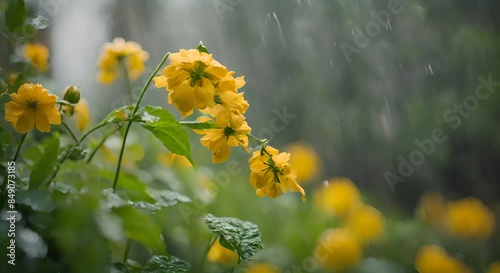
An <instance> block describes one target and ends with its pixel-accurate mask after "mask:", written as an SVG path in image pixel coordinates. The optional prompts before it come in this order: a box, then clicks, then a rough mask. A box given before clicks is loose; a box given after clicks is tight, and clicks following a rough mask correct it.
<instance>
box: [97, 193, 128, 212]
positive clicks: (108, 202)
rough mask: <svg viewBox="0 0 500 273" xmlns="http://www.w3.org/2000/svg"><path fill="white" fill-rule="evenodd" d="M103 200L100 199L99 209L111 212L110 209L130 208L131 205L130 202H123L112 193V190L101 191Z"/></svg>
mask: <svg viewBox="0 0 500 273" xmlns="http://www.w3.org/2000/svg"><path fill="white" fill-rule="evenodd" d="M101 194H102V196H103V198H102V199H101V201H100V203H101V207H102V208H103V209H105V210H111V209H112V208H119V207H123V206H130V205H132V204H133V202H132V201H129V200H124V199H123V198H121V197H120V196H119V195H118V194H116V193H114V191H113V189H103V190H102V191H101Z"/></svg>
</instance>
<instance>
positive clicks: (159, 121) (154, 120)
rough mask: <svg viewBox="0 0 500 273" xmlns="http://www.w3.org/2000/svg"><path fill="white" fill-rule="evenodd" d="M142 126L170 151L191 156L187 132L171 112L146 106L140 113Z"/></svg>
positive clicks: (189, 157)
mask: <svg viewBox="0 0 500 273" xmlns="http://www.w3.org/2000/svg"><path fill="white" fill-rule="evenodd" d="M142 122H143V123H144V124H142V127H144V128H146V129H147V130H148V131H150V132H151V133H153V135H154V136H155V137H156V138H158V139H159V140H160V141H161V143H162V144H163V145H164V146H165V147H167V149H169V150H170V152H172V153H174V154H178V155H182V156H185V157H186V158H187V159H188V160H189V162H191V164H192V165H193V166H194V162H193V159H192V158H191V146H190V143H189V134H188V132H187V131H186V129H185V128H184V127H183V126H182V125H180V124H179V123H178V122H177V120H176V119H175V117H174V116H172V114H170V113H169V112H168V111H167V110H165V109H163V108H161V107H153V106H146V107H145V109H144V113H143V114H142Z"/></svg>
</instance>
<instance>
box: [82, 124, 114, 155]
mask: <svg viewBox="0 0 500 273" xmlns="http://www.w3.org/2000/svg"><path fill="white" fill-rule="evenodd" d="M121 128H122V126H121V125H119V124H118V127H117V128H116V129H115V130H113V131H111V132H109V133H108V134H106V135H105V136H104V137H103V138H102V140H101V141H100V142H99V144H97V146H96V147H95V148H94V150H93V151H92V153H90V156H89V158H87V160H86V161H85V163H90V161H91V160H92V158H93V157H94V155H95V154H96V153H97V151H98V150H99V148H101V146H102V145H103V144H104V142H105V141H106V140H107V139H108V138H109V137H110V136H111V135H113V134H114V133H116V131H118V130H120V129H121Z"/></svg>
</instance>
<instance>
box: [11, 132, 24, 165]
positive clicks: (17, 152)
mask: <svg viewBox="0 0 500 273" xmlns="http://www.w3.org/2000/svg"><path fill="white" fill-rule="evenodd" d="M27 135H28V133H25V134H24V135H23V136H22V137H21V141H20V142H19V146H17V150H16V153H15V154H14V158H12V161H14V162H15V161H16V159H17V156H18V155H19V152H20V151H21V146H23V143H24V140H25V139H26V136H27Z"/></svg>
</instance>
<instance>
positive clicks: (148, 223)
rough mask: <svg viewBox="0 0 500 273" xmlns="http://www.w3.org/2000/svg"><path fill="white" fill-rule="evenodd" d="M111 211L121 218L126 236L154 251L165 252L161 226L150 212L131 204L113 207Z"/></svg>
mask: <svg viewBox="0 0 500 273" xmlns="http://www.w3.org/2000/svg"><path fill="white" fill-rule="evenodd" d="M112 211H113V212H114V213H115V214H116V215H118V216H119V217H120V219H121V220H122V222H123V229H124V230H125V234H126V235H127V237H128V238H130V239H132V240H135V241H138V242H140V243H142V244H144V245H145V246H147V247H148V248H150V249H151V250H152V251H153V252H154V253H159V254H165V252H166V246H165V242H164V241H163V237H162V235H161V231H162V230H161V227H160V225H159V224H158V223H157V222H156V221H155V219H154V218H153V217H152V216H151V215H150V214H148V213H145V212H142V211H139V210H137V209H135V208H133V207H132V206H123V207H119V208H113V210H112Z"/></svg>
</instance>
